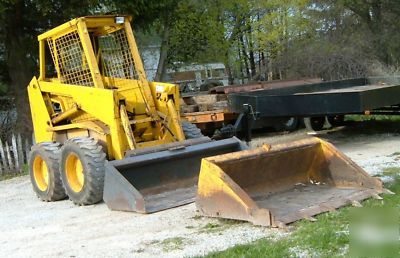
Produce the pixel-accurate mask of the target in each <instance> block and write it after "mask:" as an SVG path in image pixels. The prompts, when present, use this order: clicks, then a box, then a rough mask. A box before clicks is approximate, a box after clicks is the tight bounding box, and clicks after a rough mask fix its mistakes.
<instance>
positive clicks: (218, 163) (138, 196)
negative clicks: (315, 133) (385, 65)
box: [28, 16, 383, 226]
mask: <svg viewBox="0 0 400 258" xmlns="http://www.w3.org/2000/svg"><path fill="white" fill-rule="evenodd" d="M130 22H131V18H130V17H129V16H95V17H82V18H77V19H74V20H71V21H69V22H67V23H65V24H62V25H60V26H58V27H56V28H54V29H52V30H50V31H48V32H45V33H43V34H41V35H39V37H38V40H39V50H40V76H39V77H38V78H36V77H34V78H33V79H32V81H31V82H30V84H29V86H28V95H29V102H30V108H31V113H32V120H33V126H34V133H35V138H36V142H37V144H36V145H34V146H33V147H32V150H31V153H30V159H29V168H30V177H31V182H32V185H33V189H34V191H35V192H36V194H37V195H38V197H39V198H40V199H42V200H44V201H56V200H61V199H64V198H66V197H67V196H68V197H69V199H71V200H72V201H73V202H74V203H75V204H77V205H90V204H94V203H97V202H99V201H101V200H104V201H105V203H106V204H107V205H108V207H109V208H110V209H112V210H122V211H136V212H141V213H151V212H156V211H160V210H164V209H168V208H172V207H176V206H180V205H184V204H187V203H190V202H193V201H194V200H195V197H196V189H197V184H198V186H199V190H198V194H197V205H198V207H199V209H200V211H201V212H203V214H205V215H208V216H217V217H227V218H233V219H242V220H249V221H252V222H254V223H256V224H260V225H272V226H275V225H278V224H279V223H289V222H291V221H294V220H296V219H298V218H302V217H307V216H312V215H314V214H317V213H319V212H323V211H325V210H329V209H330V208H332V207H338V206H340V205H342V204H344V203H345V202H347V201H350V200H354V201H357V200H360V199H363V198H367V197H369V196H372V195H374V194H377V193H381V192H382V191H383V190H382V185H381V184H380V182H379V181H378V180H376V179H372V178H370V177H368V175H367V174H366V173H365V172H363V171H362V170H361V169H360V168H358V167H357V166H356V165H355V164H354V163H352V162H351V161H350V160H349V159H347V158H346V157H344V155H342V154H340V153H339V152H337V150H335V149H334V147H333V146H331V145H329V144H326V143H324V142H322V141H319V140H313V141H310V142H302V143H300V144H299V143H292V144H289V145H284V146H277V147H275V146H274V147H272V148H269V147H267V146H265V147H264V148H262V149H259V150H246V149H247V147H246V146H245V145H243V144H242V143H241V142H240V141H239V140H238V139H236V138H231V139H226V140H221V141H212V140H210V139H209V138H207V137H203V136H202V135H201V133H200V130H199V129H197V128H196V127H195V126H194V125H192V124H188V123H184V122H182V121H181V120H180V114H179V107H180V103H179V100H180V97H179V89H178V87H177V86H176V85H174V84H167V83H159V82H149V81H148V80H147V78H146V74H145V71H144V68H143V64H142V60H141V58H140V55H139V52H138V49H137V45H136V42H135V38H134V36H133V32H132V29H131V25H130ZM221 154H226V155H225V156H224V155H223V156H218V155H221ZM212 156H214V157H212ZM208 157H209V158H208ZM201 162H202V165H201ZM200 165H201V166H202V168H201V174H200V180H199V172H200ZM310 182H317V183H318V184H317V183H314V184H311V185H310ZM303 185H304V186H303ZM300 186H301V187H304V188H301V187H300ZM299 187H300V188H301V189H298V188H299ZM346 187H348V189H347V188H346ZM342 188H343V189H342ZM344 188H346V189H344ZM303 192H304V193H303ZM353 195H357V197H353ZM331 197H332V198H331ZM310 205H311V206H310ZM315 207H317V208H315ZM318 207H319V208H318Z"/></svg>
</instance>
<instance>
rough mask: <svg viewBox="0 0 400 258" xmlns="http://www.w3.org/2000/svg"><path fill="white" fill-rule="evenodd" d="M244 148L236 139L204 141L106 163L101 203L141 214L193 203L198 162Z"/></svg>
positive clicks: (132, 153) (141, 152)
mask: <svg viewBox="0 0 400 258" xmlns="http://www.w3.org/2000/svg"><path fill="white" fill-rule="evenodd" d="M245 148H246V146H245V145H243V143H242V142H241V141H240V140H239V139H237V138H230V139H225V140H221V141H211V140H210V139H209V138H207V137H204V138H198V139H191V140H186V141H185V142H182V143H171V144H166V145H163V146H156V147H152V148H147V149H137V150H132V151H129V152H127V154H126V156H125V158H124V159H122V160H114V161H110V162H107V164H106V174H105V179H104V194H103V200H104V202H105V203H106V204H107V206H108V207H109V208H110V209H111V210H120V211H136V212H140V213H152V212H157V211H161V210H165V209H169V208H173V207H177V206H181V205H184V204H188V203H191V202H194V200H195V196H196V189H197V181H198V176H199V171H200V164H201V160H202V159H203V158H205V157H208V156H210V155H219V154H223V153H231V152H235V151H240V150H243V149H245Z"/></svg>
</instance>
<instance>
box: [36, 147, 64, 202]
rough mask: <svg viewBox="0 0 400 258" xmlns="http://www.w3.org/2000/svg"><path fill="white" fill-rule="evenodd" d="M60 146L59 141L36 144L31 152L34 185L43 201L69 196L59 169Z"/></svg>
mask: <svg viewBox="0 0 400 258" xmlns="http://www.w3.org/2000/svg"><path fill="white" fill-rule="evenodd" d="M60 147H61V144H60V143H57V142H45V143H41V144H35V145H34V146H32V149H31V152H30V154H29V175H30V178H31V183H32V187H33V190H34V191H35V193H36V195H37V196H38V197H39V198H40V199H41V200H42V201H47V202H50V201H58V200H62V199H64V198H65V197H66V196H67V195H66V194H65V190H64V188H63V185H62V181H61V175H60V169H59V159H60Z"/></svg>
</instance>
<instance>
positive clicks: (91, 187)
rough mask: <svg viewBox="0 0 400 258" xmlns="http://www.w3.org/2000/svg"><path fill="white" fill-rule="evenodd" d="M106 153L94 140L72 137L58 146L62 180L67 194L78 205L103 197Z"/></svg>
mask: <svg viewBox="0 0 400 258" xmlns="http://www.w3.org/2000/svg"><path fill="white" fill-rule="evenodd" d="M105 161H106V154H105V153H104V152H103V148H102V147H101V145H100V144H99V143H98V141H97V140H96V139H93V138H88V137H81V138H72V139H69V140H68V141H66V142H65V144H64V146H63V147H62V148H61V161H60V171H61V179H62V182H63V184H64V188H65V190H66V192H67V194H68V197H69V198H70V199H71V200H72V201H73V202H74V203H75V204H77V205H91V204H95V203H98V202H100V201H101V200H102V199H103V188H104V173H105V167H104V166H105Z"/></svg>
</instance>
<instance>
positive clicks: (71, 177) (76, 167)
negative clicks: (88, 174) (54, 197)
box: [65, 153, 85, 193]
mask: <svg viewBox="0 0 400 258" xmlns="http://www.w3.org/2000/svg"><path fill="white" fill-rule="evenodd" d="M65 170H66V176H67V180H68V185H69V186H70V188H71V189H72V190H73V191H74V192H76V193H78V192H80V191H81V190H82V188H83V186H84V184H85V175H84V172H83V166H82V162H81V160H80V159H79V157H78V156H77V155H76V154H74V153H71V154H69V155H68V157H67V159H66V164H65Z"/></svg>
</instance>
